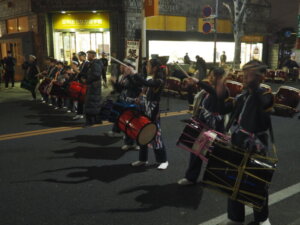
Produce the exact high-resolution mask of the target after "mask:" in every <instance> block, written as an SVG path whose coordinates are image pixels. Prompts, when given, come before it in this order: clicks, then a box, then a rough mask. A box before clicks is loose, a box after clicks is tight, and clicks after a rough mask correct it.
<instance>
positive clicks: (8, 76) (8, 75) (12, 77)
mask: <svg viewBox="0 0 300 225" xmlns="http://www.w3.org/2000/svg"><path fill="white" fill-rule="evenodd" d="M4 79H5V87H6V88H7V87H8V84H9V81H11V86H12V87H14V86H15V72H14V71H6V73H5V75H4Z"/></svg>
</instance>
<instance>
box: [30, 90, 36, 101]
mask: <svg viewBox="0 0 300 225" xmlns="http://www.w3.org/2000/svg"><path fill="white" fill-rule="evenodd" d="M31 95H32V98H33V99H36V93H35V90H31Z"/></svg>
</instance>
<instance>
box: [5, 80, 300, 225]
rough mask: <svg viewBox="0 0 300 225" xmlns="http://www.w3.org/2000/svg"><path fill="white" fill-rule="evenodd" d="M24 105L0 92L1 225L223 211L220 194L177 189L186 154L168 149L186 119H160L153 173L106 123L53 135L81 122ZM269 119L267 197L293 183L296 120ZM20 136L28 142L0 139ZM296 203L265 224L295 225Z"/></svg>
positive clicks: (131, 222) (198, 216) (174, 220)
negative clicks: (161, 154)
mask: <svg viewBox="0 0 300 225" xmlns="http://www.w3.org/2000/svg"><path fill="white" fill-rule="evenodd" d="M277 86H278V85H275V86H273V87H274V89H275V90H276V88H277ZM296 86H297V87H298V88H299V87H300V85H296ZM29 99H30V95H29V94H28V93H27V92H26V91H23V90H20V89H19V88H16V89H8V90H3V89H1V90H0V102H1V104H0V124H1V127H0V225H198V224H201V223H204V222H205V221H208V220H211V219H213V218H215V217H218V216H219V215H221V214H223V213H225V212H226V197H225V196H223V195H221V194H219V193H216V192H212V191H210V190H207V189H205V188H203V186H202V185H201V184H198V185H195V186H191V187H179V186H178V185H177V184H176V182H177V180H178V179H180V178H182V177H183V175H184V172H185V170H186V167H187V163H188V158H189V153H188V152H186V151H184V150H181V149H179V148H177V147H176V146H175V144H176V142H177V139H178V137H179V135H180V134H181V132H182V130H183V127H184V123H183V122H182V120H184V119H188V118H189V115H187V114H185V115H178V116H176V115H174V114H172V115H170V114H169V116H168V114H167V115H166V117H164V118H163V119H162V129H163V136H164V139H165V142H166V146H167V153H168V160H169V163H170V166H169V168H168V169H167V170H166V171H158V170H157V169H156V164H155V160H154V157H153V152H152V151H151V150H150V151H149V161H150V165H149V166H148V167H145V168H138V169H136V168H132V167H130V165H129V163H131V162H133V161H135V160H136V159H137V157H138V152H137V151H128V152H124V151H122V150H121V149H120V146H121V145H122V139H121V138H108V137H106V136H104V135H103V133H104V132H105V131H108V130H110V129H111V125H103V126H98V127H93V128H87V129H76V130H70V129H68V128H65V129H64V128H62V129H61V130H57V132H55V130H53V129H56V128H59V127H74V126H79V125H81V124H82V122H83V121H79V122H74V121H72V120H71V118H72V115H71V114H67V113H66V112H64V111H63V110H59V111H55V110H53V108H50V107H49V106H47V105H44V104H41V103H35V102H31V101H29ZM168 101H169V106H167V102H168ZM167 108H169V110H170V111H172V112H175V111H180V110H183V109H186V108H187V102H186V101H185V100H181V99H176V98H173V97H171V98H169V99H167V98H164V99H163V100H162V109H167ZM272 119H273V124H274V132H275V138H276V144H277V148H278V155H279V160H280V161H279V163H278V169H277V171H276V173H275V176H274V178H273V181H272V185H271V187H270V193H271V194H273V193H277V192H278V191H281V190H283V189H285V188H287V187H290V186H291V185H294V184H297V183H299V182H300V176H299V174H300V163H299V160H300V148H299V147H300V144H299V141H300V139H299V137H300V126H299V123H300V120H299V119H298V118H297V117H295V118H280V117H273V118H272ZM45 129H50V130H51V131H52V132H50V133H48V134H47V132H44V133H42V131H40V130H43V131H45ZM19 132H27V133H26V134H28V136H25V137H22V138H18V136H19V135H15V136H13V137H12V138H11V139H7V140H1V137H2V138H3V137H5V136H3V135H6V136H9V135H10V134H13V133H19ZM299 191H300V190H299ZM299 202H300V194H299V192H298V193H295V194H294V195H293V196H290V197H289V198H284V197H283V200H281V201H279V202H277V203H275V204H273V205H272V206H270V220H271V222H272V225H292V224H293V225H299V224H300V223H299V221H300V220H299V218H300V210H299V206H300V205H299ZM251 219H252V216H248V217H247V221H251Z"/></svg>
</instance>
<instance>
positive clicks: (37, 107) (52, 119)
mask: <svg viewBox="0 0 300 225" xmlns="http://www.w3.org/2000/svg"><path fill="white" fill-rule="evenodd" d="M22 106H25V107H28V108H29V110H30V111H32V113H31V114H30V115H25V116H24V117H25V118H26V119H31V120H35V121H37V120H39V122H29V123H27V125H40V126H45V127H63V126H74V125H79V124H82V121H81V123H78V121H74V120H73V119H72V115H73V114H67V113H66V110H65V109H59V110H54V108H53V107H50V106H48V105H46V104H41V103H36V102H24V103H23V104H22Z"/></svg>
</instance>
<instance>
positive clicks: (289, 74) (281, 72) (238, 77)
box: [229, 67, 300, 83]
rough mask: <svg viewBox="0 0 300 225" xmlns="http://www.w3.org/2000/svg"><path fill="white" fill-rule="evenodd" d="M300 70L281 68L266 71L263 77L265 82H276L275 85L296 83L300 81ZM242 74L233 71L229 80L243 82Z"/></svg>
mask: <svg viewBox="0 0 300 225" xmlns="http://www.w3.org/2000/svg"><path fill="white" fill-rule="evenodd" d="M299 75H300V69H299V68H296V67H295V68H292V69H288V68H286V67H285V68H283V69H277V70H273V69H268V70H267V73H266V75H265V77H264V80H265V81H266V82H276V83H284V82H286V81H297V80H298V79H300V77H299ZM243 76H244V73H243V71H241V70H235V71H234V72H233V73H230V74H229V77H230V79H232V80H235V81H238V82H243Z"/></svg>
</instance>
